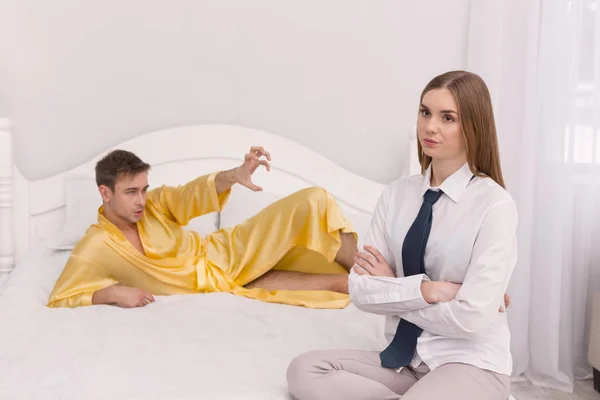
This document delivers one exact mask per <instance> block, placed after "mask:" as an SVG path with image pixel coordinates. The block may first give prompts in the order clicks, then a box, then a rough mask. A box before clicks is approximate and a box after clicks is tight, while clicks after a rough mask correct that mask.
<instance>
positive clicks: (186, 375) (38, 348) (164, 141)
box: [0, 124, 384, 399]
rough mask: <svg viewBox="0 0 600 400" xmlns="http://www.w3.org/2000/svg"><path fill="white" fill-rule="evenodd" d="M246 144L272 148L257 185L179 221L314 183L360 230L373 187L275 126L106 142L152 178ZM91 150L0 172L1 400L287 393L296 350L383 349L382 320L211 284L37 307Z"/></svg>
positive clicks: (175, 178)
mask: <svg viewBox="0 0 600 400" xmlns="http://www.w3.org/2000/svg"><path fill="white" fill-rule="evenodd" d="M7 128H8V126H7V124H4V129H2V125H1V124H0V141H1V140H3V141H2V142H0V148H2V149H6V148H7V147H8V148H10V146H7V141H8V140H9V139H10V136H9V133H8V129H7ZM251 145H262V146H264V147H265V148H266V149H267V150H268V151H270V152H271V154H272V157H273V161H272V171H271V172H270V173H267V172H265V171H259V172H257V173H256V179H255V181H256V183H258V184H259V185H262V186H263V187H264V189H265V191H264V192H260V193H253V192H250V191H249V190H247V189H245V188H243V187H236V188H235V190H234V192H233V193H232V196H231V199H230V202H229V204H228V205H227V207H226V208H225V210H224V211H223V213H221V214H211V215H208V216H205V217H201V218H197V219H196V220H194V221H193V222H192V223H191V224H190V226H189V227H190V229H196V230H198V231H202V232H209V231H211V230H214V229H217V228H218V227H220V226H228V225H233V224H235V223H237V222H241V221H242V220H243V219H245V218H247V217H249V216H250V215H252V214H253V213H255V212H256V211H258V210H259V209H261V208H262V207H264V206H265V205H267V204H268V203H270V202H272V201H274V200H275V199H277V198H278V197H281V196H283V195H286V194H289V193H291V192H293V191H295V190H297V189H300V188H302V187H307V186H312V185H318V186H322V187H325V188H327V189H328V190H329V191H330V192H331V193H332V194H333V195H334V196H336V198H337V199H338V201H339V202H340V204H341V205H342V207H343V208H344V209H345V210H346V212H347V214H348V217H349V218H350V219H351V220H352V222H353V223H354V224H355V225H356V228H357V229H358V230H362V231H364V229H366V226H367V225H368V223H369V219H370V212H371V210H373V208H374V206H375V203H376V201H377V199H378V197H379V194H380V192H381V190H382V188H383V185H381V184H379V183H376V182H373V181H370V180H367V179H364V178H361V177H359V176H357V175H354V174H351V173H349V172H348V171H346V170H344V169H342V168H340V167H339V166H337V165H335V164H333V163H332V162H330V161H328V160H327V159H325V158H324V157H321V156H320V155H319V154H317V153H316V152H314V151H311V150H309V149H307V148H305V147H302V146H299V145H298V144H296V143H293V142H291V141H288V140H285V139H282V138H281V137H278V136H276V135H272V134H268V133H265V132H260V131H256V130H251V129H246V128H242V127H235V126H191V127H180V128H174V129H168V130H162V131H158V132H153V133H149V134H145V135H142V136H139V137H137V138H135V139H132V140H130V141H127V142H125V143H122V144H120V145H116V146H112V148H125V149H130V150H132V151H134V152H135V153H136V154H138V155H139V156H140V157H141V158H142V159H144V160H145V161H147V162H149V163H150V164H152V166H153V168H152V171H151V173H150V184H151V186H152V185H159V184H163V183H168V184H178V183H184V182H185V181H187V180H189V179H192V178H194V177H195V176H198V175H200V174H204V173H208V172H212V171H214V170H219V169H224V168H231V167H233V166H236V165H239V163H241V161H242V157H243V155H244V154H245V153H246V152H247V151H248V150H249V148H250V146H251ZM104 153H105V152H102V154H104ZM102 154H99V155H98V157H100V156H101V155H102ZM4 155H6V153H4V154H3V156H4ZM98 157H96V158H94V159H93V160H90V161H89V162H88V163H86V164H84V165H81V166H79V167H76V168H73V169H71V170H69V171H65V172H63V173H60V174H58V175H56V176H51V177H48V178H46V179H43V180H39V181H33V182H30V181H28V180H27V179H25V178H24V177H23V176H22V175H21V174H20V173H19V171H18V169H16V168H14V167H11V168H10V170H9V173H8V174H7V173H6V167H5V169H4V171H2V170H1V169H0V176H2V173H1V172H4V176H3V178H4V180H3V181H0V182H5V183H6V182H9V183H10V181H11V180H12V185H10V188H12V189H13V190H12V196H11V193H10V190H7V187H9V186H8V185H5V187H4V191H3V192H2V193H3V194H4V197H3V199H4V200H5V201H4V202H3V204H4V205H5V207H4V208H3V209H2V210H3V214H2V215H1V216H0V217H1V221H2V227H3V232H6V231H7V230H11V231H12V234H11V237H10V238H9V239H11V240H6V238H7V236H6V233H5V234H4V236H3V237H2V238H3V240H2V246H1V250H2V254H1V255H2V257H3V258H2V260H3V265H2V268H3V272H8V271H9V270H10V269H12V267H13V264H15V268H14V271H13V272H12V273H11V274H10V279H8V281H7V282H6V284H5V285H4V287H3V289H2V292H1V295H0V321H1V322H0V326H1V328H0V332H1V340H0V399H30V398H31V399H96V398H98V399H100V398H102V399H106V398H115V399H116V398H118V399H237V398H239V399H287V398H289V397H288V393H287V390H286V381H285V371H286V367H287V365H288V363H289V361H290V360H291V359H292V358H293V357H294V356H295V355H297V354H299V353H301V352H303V351H307V350H311V349H318V348H335V347H343V348H362V349H380V348H381V347H382V346H383V345H384V338H383V335H382V324H383V321H382V320H381V318H380V317H377V316H374V315H368V314H365V313H362V312H359V311H358V310H356V309H355V308H354V307H352V306H349V307H347V308H345V309H343V310H314V309H305V308H300V307H292V306H286V305H277V304H266V303H261V302H258V301H255V300H250V299H246V298H242V297H236V296H233V295H229V294H222V293H219V294H209V295H188V296H169V297H158V298H157V301H156V303H154V304H152V305H150V306H147V307H145V308H141V309H128V310H126V309H119V308H116V307H110V306H94V307H82V308H77V309H48V308H46V307H45V303H46V301H47V298H48V295H49V293H50V291H51V289H52V287H53V285H54V282H55V281H56V279H57V277H58V275H59V274H60V272H61V270H62V267H63V266H64V263H65V261H66V259H67V257H68V255H69V252H70V248H72V245H73V244H74V242H75V241H76V239H77V238H78V237H79V236H80V235H81V234H82V232H83V229H85V227H86V226H87V224H89V223H91V222H93V221H94V220H95V218H96V209H97V207H98V205H99V203H98V202H99V199H98V195H97V192H96V189H95V187H94V182H93V165H94V163H95V161H96V160H97V158H98ZM7 158H8V157H7ZM7 178H10V179H7ZM11 197H12V202H11V201H10V198H11ZM11 203H12V208H9V207H8V206H7V205H10V204H11ZM7 210H11V211H10V214H9V213H8V212H7ZM57 249H60V250H57ZM9 261H10V262H9ZM12 261H15V263H13V262H12ZM5 275H7V274H6V273H5Z"/></svg>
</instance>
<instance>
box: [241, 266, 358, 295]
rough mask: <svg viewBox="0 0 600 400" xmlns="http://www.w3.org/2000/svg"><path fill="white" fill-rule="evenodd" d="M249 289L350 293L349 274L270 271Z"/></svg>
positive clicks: (248, 286)
mask: <svg viewBox="0 0 600 400" xmlns="http://www.w3.org/2000/svg"><path fill="white" fill-rule="evenodd" d="M246 287H247V288H248V289H253V288H261V289H266V290H269V291H271V290H331V291H334V292H340V293H348V275H345V274H344V275H340V274H307V273H305V272H296V271H268V272H267V273H265V274H264V275H262V276H260V277H259V278H257V279H255V280H254V281H252V282H250V283H248V284H247V285H246Z"/></svg>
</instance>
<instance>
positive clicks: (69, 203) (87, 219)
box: [46, 175, 102, 250]
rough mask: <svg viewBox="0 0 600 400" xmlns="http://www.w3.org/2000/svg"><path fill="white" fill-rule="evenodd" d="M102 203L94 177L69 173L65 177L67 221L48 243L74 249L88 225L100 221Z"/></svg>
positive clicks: (56, 247) (65, 248)
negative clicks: (98, 216) (99, 210)
mask: <svg viewBox="0 0 600 400" xmlns="http://www.w3.org/2000/svg"><path fill="white" fill-rule="evenodd" d="M101 205H102V201H101V198H100V193H98V187H97V186H96V182H95V181H94V179H93V178H91V177H89V176H83V175H67V177H66V179H65V221H64V224H63V227H62V229H61V230H60V232H59V233H58V234H57V235H55V236H54V237H52V238H50V240H48V242H47V243H46V244H47V245H48V247H50V248H51V249H55V250H72V249H73V247H75V244H77V242H78V241H79V239H80V238H81V237H82V236H83V235H84V234H85V232H86V230H87V229H88V227H89V226H90V225H92V224H94V223H96V222H97V221H98V218H97V214H98V208H99V207H100V206H101Z"/></svg>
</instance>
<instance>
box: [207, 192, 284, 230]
mask: <svg viewBox="0 0 600 400" xmlns="http://www.w3.org/2000/svg"><path fill="white" fill-rule="evenodd" d="M282 197H284V196H280V195H276V194H274V193H269V192H265V191H262V192H253V191H252V190H250V189H248V188H247V187H245V186H242V185H235V186H234V187H232V188H231V194H230V196H229V200H228V201H227V204H226V205H225V208H224V209H223V211H221V215H220V221H219V228H232V227H234V226H236V225H239V224H241V223H242V222H244V221H245V220H247V219H248V218H250V217H252V216H254V215H256V214H258V212H260V211H261V210H262V209H264V208H265V207H267V206H268V205H269V204H271V203H274V202H276V201H277V200H279V199H280V198H282Z"/></svg>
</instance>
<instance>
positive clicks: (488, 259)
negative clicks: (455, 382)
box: [349, 164, 517, 375]
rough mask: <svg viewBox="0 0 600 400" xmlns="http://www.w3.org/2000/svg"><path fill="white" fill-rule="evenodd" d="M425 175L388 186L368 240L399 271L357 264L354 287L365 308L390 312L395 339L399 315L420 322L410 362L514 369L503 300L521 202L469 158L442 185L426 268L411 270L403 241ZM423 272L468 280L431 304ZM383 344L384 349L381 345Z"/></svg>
mask: <svg viewBox="0 0 600 400" xmlns="http://www.w3.org/2000/svg"><path fill="white" fill-rule="evenodd" d="M430 177H431V169H428V170H427V173H426V174H425V176H422V175H415V176H411V177H406V178H402V179H399V180H397V181H395V182H393V183H391V184H389V185H388V186H386V188H385V189H384V191H383V193H382V196H381V198H380V200H379V202H378V204H377V207H376V209H375V212H374V214H373V219H372V221H371V227H370V230H369V233H368V234H367V235H366V236H365V237H364V239H363V240H361V241H362V243H361V245H365V244H368V245H371V246H373V247H375V248H377V249H378V250H379V251H380V252H381V254H382V255H383V256H384V257H385V259H386V261H387V262H388V264H389V265H390V266H391V268H392V269H393V270H394V271H395V275H396V278H391V277H376V276H370V275H358V274H357V273H355V272H354V271H351V273H350V277H349V291H350V297H351V299H352V303H353V304H354V305H355V306H356V307H357V308H359V309H361V310H363V311H366V312H371V313H376V314H382V315H386V316H387V317H386V324H385V335H386V338H387V340H388V341H391V340H392V338H393V337H394V334H395V333H396V327H397V326H398V322H399V321H400V318H404V319H406V320H407V321H410V322H412V323H413V324H415V325H417V326H419V327H421V328H422V329H423V333H422V334H421V336H420V338H419V340H418V344H417V352H416V354H415V357H414V359H413V362H412V363H411V365H413V366H416V365H418V364H419V363H420V362H421V361H423V362H424V363H425V364H427V366H428V367H429V368H430V369H431V370H433V369H435V368H436V367H439V366H441V365H443V364H446V363H455V362H458V363H466V364H470V365H474V366H477V367H479V368H483V369H487V370H491V371H494V372H497V373H500V374H507V375H510V374H511V372H512V357H511V354H510V332H509V330H508V324H507V319H506V313H501V312H499V310H498V308H499V307H500V306H503V304H504V299H503V298H504V293H505V291H506V288H507V286H508V282H509V280H510V277H511V274H512V272H513V269H514V266H515V263H516V259H517V241H516V230H517V210H516V207H515V203H514V201H513V200H512V198H511V196H510V195H509V194H508V192H507V191H506V190H504V189H503V188H502V187H501V186H500V185H498V184H497V183H496V182H494V181H493V180H492V179H490V178H481V177H475V178H473V179H471V178H472V177H473V175H472V174H471V171H470V170H469V166H468V164H465V165H464V166H463V167H462V168H461V169H459V170H458V171H457V172H455V173H454V174H453V175H451V176H450V177H448V178H447V179H446V180H445V181H444V182H443V184H442V185H441V186H440V187H439V189H440V190H442V191H443V192H444V194H443V195H442V196H441V197H440V199H439V200H438V201H437V203H435V205H434V206H433V217H432V218H433V221H432V226H431V233H430V236H429V240H428V242H427V247H426V250H425V272H426V273H425V274H420V275H414V276H410V277H404V272H403V266H402V244H403V242H404V237H405V236H406V233H407V232H408V229H409V228H410V226H411V225H412V223H413V222H414V220H415V218H416V216H417V214H418V212H419V209H420V207H421V204H422V201H423V195H424V193H425V192H426V191H427V190H428V189H434V190H436V189H437V188H431V187H430V181H431V178H430ZM423 280H432V281H444V282H454V283H461V284H462V287H461V288H460V290H459V292H458V294H457V295H456V298H455V299H454V300H452V301H450V302H445V303H439V304H428V303H427V302H426V301H425V299H424V298H423V294H422V293H421V282H422V281H423ZM382 350H383V349H382Z"/></svg>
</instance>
